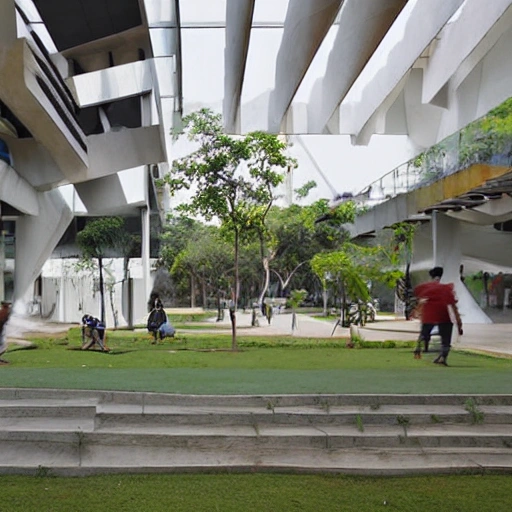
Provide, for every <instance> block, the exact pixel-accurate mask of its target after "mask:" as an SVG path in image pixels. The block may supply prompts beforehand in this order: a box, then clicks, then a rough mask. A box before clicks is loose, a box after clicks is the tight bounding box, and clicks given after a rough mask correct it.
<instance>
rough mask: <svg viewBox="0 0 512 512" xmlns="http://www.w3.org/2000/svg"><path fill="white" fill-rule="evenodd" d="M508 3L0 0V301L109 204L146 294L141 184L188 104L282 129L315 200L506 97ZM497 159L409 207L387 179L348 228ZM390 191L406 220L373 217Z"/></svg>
mask: <svg viewBox="0 0 512 512" xmlns="http://www.w3.org/2000/svg"><path fill="white" fill-rule="evenodd" d="M511 4H512V1H511V0H493V1H492V2H483V1H481V0H382V1H378V2H377V1H375V0H181V1H180V0H87V1H86V0H3V1H2V3H1V5H0V139H1V140H2V141H3V143H2V144H3V145H2V146H0V156H1V155H3V156H2V159H1V161H0V201H1V203H0V208H1V210H0V215H1V216H2V220H3V231H4V233H3V237H4V241H5V243H4V244H2V251H4V252H6V256H7V258H6V257H5V256H3V254H2V253H0V263H1V264H2V268H0V273H1V274H3V275H4V279H0V282H1V285H0V286H2V288H0V296H4V295H7V296H13V297H14V298H21V297H27V296H28V298H30V295H31V294H33V292H32V286H33V283H34V281H35V280H36V278H37V277H38V276H39V274H40V272H41V269H42V267H43V264H44V262H45V261H47V259H48V258H49V257H50V256H51V255H52V254H54V251H55V248H56V246H57V244H58V243H59V241H60V240H61V239H62V237H63V235H64V234H65V233H66V230H68V229H69V226H70V224H71V221H72V219H73V218H75V219H76V217H77V216H95V215H104V214H109V215H110V214H116V213H118V214H122V215H123V216H132V217H134V218H136V219H137V222H138V224H139V226H140V232H141V233H142V235H143V240H144V242H143V251H142V260H141V261H142V264H141V265H142V280H143V293H144V294H146V295H148V294H149V289H150V286H151V279H150V268H149V256H150V238H149V231H150V221H149V219H150V216H151V215H150V214H151V212H152V211H154V212H156V211H157V210H158V208H159V206H160V204H159V200H160V195H159V193H158V191H157V190H156V189H155V187H154V182H153V180H154V178H155V177H159V176H161V175H162V173H164V172H166V171H167V168H168V165H167V162H169V161H170V160H172V158H174V157H175V155H176V154H177V148H176V147H175V146H173V143H172V140H171V138H170V137H169V136H168V134H169V132H170V131H171V130H172V129H173V128H179V124H180V123H179V121H180V117H181V115H182V114H183V113H187V112H190V111H192V110H195V109H197V108H198V107H210V108H213V109H214V110H216V111H219V112H223V116H224V122H225V127H226V130H227V131H228V132H229V133H234V134H237V133H246V132H247V131H250V130H254V129H261V130H268V131H271V132H274V133H282V134H286V135H287V136H288V137H289V140H290V141H292V142H295V144H294V148H293V151H296V152H299V153H301V158H302V159H303V161H301V162H300V163H301V166H300V167H299V171H298V172H297V175H296V176H294V179H296V180H299V181H300V180H301V179H303V180H306V179H308V178H310V177H311V172H309V171H306V172H304V171H302V172H303V174H302V176H301V175H300V172H301V171H300V169H308V166H309V168H311V169H312V172H313V173H314V174H315V177H316V178H318V181H319V182H321V183H322V185H323V187H324V189H323V190H324V191H326V192H325V193H323V196H324V197H325V196H326V195H327V194H332V190H338V191H340V192H343V191H345V190H347V189H351V188H352V189H353V188H356V187H357V186H358V183H361V186H360V188H363V187H362V185H363V184H368V183H371V182H373V181H374V180H376V179H377V178H378V177H380V176H382V175H384V174H385V173H387V172H388V171H389V170H391V169H393V168H396V167H397V165H398V164H399V163H401V162H406V161H408V160H409V159H410V158H411V157H413V156H415V155H418V154H420V153H422V152H423V151H424V150H426V149H427V148H429V147H431V146H433V145H434V144H436V143H438V142H440V141H443V140H445V139H446V138H447V137H449V136H451V135H452V134H454V133H456V132H457V131H458V130H461V129H462V128H464V127H465V126H466V125H468V123H471V122H472V121H474V120H476V119H478V118H480V117H481V116H483V115H485V114H486V113H487V112H488V111H489V110H491V109H492V108H494V107H496V106H497V105H499V104H501V103H502V102H503V101H505V100H506V99H507V98H509V97H510V96H512V93H511V91H512V72H511V71H510V70H511V69H512V66H511V62H510V61H511V59H512V53H511V52H510V51H509V48H510V44H511V42H512V6H511ZM386 138H389V139H386ZM386 140H389V141H390V142H389V144H388V145H387V144H386ZM396 141H399V144H396ZM350 145H353V146H352V147H351V146H350ZM355 148H357V150H358V151H359V153H358V155H363V154H364V155H365V156H368V155H371V157H370V159H369V160H367V161H366V163H365V166H364V168H361V170H357V171H356V170H355V169H360V167H358V166H357V162H356V160H357V158H359V156H358V157H354V160H352V159H350V160H349V159H348V156H347V155H349V154H352V153H351V152H353V151H355ZM390 148H393V150H391V149H390ZM360 161H362V157H361V160H360ZM303 162H306V163H305V164H304V165H302V164H303ZM487 163H488V162H487ZM498 167H499V169H498ZM508 168H509V167H507V165H501V164H500V165H499V166H494V167H493V169H491V170H490V171H489V168H488V167H487V168H485V169H484V168H482V169H481V170H480V171H478V172H477V171H475V170H473V171H471V176H473V177H474V176H476V175H478V176H479V177H476V178H474V179H472V180H465V179H457V174H453V176H452V177H451V178H450V177H448V178H450V179H451V182H450V183H452V185H451V186H450V187H451V188H450V187H448V186H446V187H445V191H444V192H443V193H442V194H441V195H439V194H438V195H433V196H432V195H430V196H429V195H428V194H426V193H425V192H424V193H423V196H422V197H423V199H422V201H424V202H422V203H421V204H420V203H418V204H411V201H410V200H409V199H408V198H410V196H409V195H408V194H409V192H410V191H406V192H404V193H401V192H400V191H398V189H397V182H395V185H394V187H395V188H394V195H393V194H392V195H391V196H390V198H391V199H392V200H393V201H394V202H393V201H392V202H390V203H389V204H388V206H385V204H384V203H382V204H381V206H380V208H381V209H382V208H385V209H387V210H386V211H385V210H382V211H383V212H384V213H383V214H382V215H380V214H375V215H374V216H373V218H372V215H373V214H369V215H368V216H367V217H366V218H362V219H359V223H358V226H357V227H356V234H357V232H361V233H362V232H364V231H365V230H366V231H367V232H368V231H371V230H375V229H379V228H380V227H383V226H382V225H383V223H384V224H386V223H389V222H392V221H395V222H396V221H398V220H403V219H404V218H407V217H410V216H411V215H417V214H419V213H422V212H424V211H425V209H426V208H429V207H431V206H433V205H435V204H437V203H439V202H440V201H444V200H446V199H451V198H455V197H457V196H458V195H462V194H465V193H467V192H469V191H471V190H472V189H474V188H477V187H479V186H481V185H483V184H484V183H485V182H486V179H487V178H493V179H497V178H499V177H500V176H502V175H505V174H506V172H507V169H508ZM355 178H357V180H358V181H354V180H355ZM459 178H460V176H459ZM453 183H456V186H455V185H453ZM300 184H301V183H297V186H300ZM438 188H439V186H438ZM438 188H436V190H438ZM377 192H378V191H377ZM373 194H375V187H374V191H373ZM387 196H389V194H386V195H385V196H383V197H387ZM374 197H375V196H374ZM379 197H380V196H379ZM429 198H430V199H429ZM504 200H505V201H506V200H507V198H506V197H505V198H504ZM404 201H405V202H407V201H408V204H409V206H408V209H407V210H406V211H404V212H405V213H402V212H399V213H397V214H396V215H394V214H393V215H390V214H389V212H390V211H395V210H396V209H397V207H396V206H393V205H395V204H402V203H403V202H404ZM493 204H495V203H493ZM164 207H165V205H164ZM375 211H381V210H375ZM500 212H502V210H500ZM484 213H486V212H484ZM452 217H453V216H452ZM440 218H441V217H440ZM443 218H444V217H443ZM479 218H480V219H482V218H484V217H482V216H480V217H479ZM499 218H500V222H505V221H507V220H508V213H506V212H505V213H503V212H502V213H500V217H499ZM510 218H512V216H511V217H510ZM458 221H459V220H458ZM466 221H467V220H464V222H466ZM75 222H76V221H75ZM365 222H366V223H370V224H371V222H373V223H374V224H373V225H369V224H368V225H365V226H363V224H361V223H365ZM442 222H443V221H441V220H440V221H439V225H441V224H442ZM450 222H451V221H450ZM450 226H451V224H450ZM447 229H448V228H447ZM452 229H453V226H452V227H450V228H449V229H448V231H447V232H448V233H450V232H451V230H452ZM440 232H441V228H439V230H438V231H436V233H440ZM448 236H450V235H448ZM442 246H443V244H442V243H441V242H440V243H438V244H437V246H436V247H437V248H436V250H438V248H439V247H442ZM420 256H421V255H420ZM479 257H480V256H479ZM421 258H422V259H423V260H425V262H427V260H428V258H426V257H425V258H423V257H421ZM446 258H448V256H446ZM450 258H451V260H450V261H452V263H453V262H455V260H457V265H458V264H459V261H458V260H459V259H460V258H458V257H456V256H455V255H450ZM481 258H482V260H483V258H484V257H483V256H481ZM432 259H434V260H436V261H438V262H439V263H443V261H441V260H442V258H441V259H440V258H437V257H434V258H432V257H431V258H430V261H431V260H432ZM452 263H450V265H452ZM425 264H427V263H425ZM450 265H448V266H450ZM453 267H454V268H455V264H454V263H453ZM11 276H13V278H12V279H11ZM449 277H451V278H453V272H452V271H450V272H449ZM11 282H12V284H11ZM4 283H6V284H7V289H6V285H5V284H4Z"/></svg>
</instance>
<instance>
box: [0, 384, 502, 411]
mask: <svg viewBox="0 0 512 512" xmlns="http://www.w3.org/2000/svg"><path fill="white" fill-rule="evenodd" d="M84 399H85V400H90V401H91V402H94V403H98V404H103V405H105V404H111V403H115V404H125V405H141V406H148V405H173V406H194V407H197V406H212V407H218V406H220V407H222V406H226V407H229V406H234V407H263V408H267V409H269V410H272V409H276V408H280V407H294V406H307V405H310V406H319V407H322V408H324V409H328V408H330V407H333V406H350V405H362V406H370V407H372V408H374V409H378V408H380V407H381V406H383V405H390V404H392V405H429V404H430V405H461V404H465V403H466V402H467V401H468V400H473V401H475V402H476V403H478V404H479V405H510V406H512V395H499V394H498V395H496V394H494V395H477V394H471V395H467V394H455V395H453V394H436V395H396V394H347V395H345V394H309V395H308V394H301V395H182V394H171V393H150V392H129V391H93V390H70V389H34V388H1V389H0V403H1V401H3V400H45V401H67V400H82V401H83V400H84Z"/></svg>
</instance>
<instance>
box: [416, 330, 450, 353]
mask: <svg viewBox="0 0 512 512" xmlns="http://www.w3.org/2000/svg"><path fill="white" fill-rule="evenodd" d="M436 325H437V327H438V329H439V336H440V337H441V356H442V357H444V358H445V359H446V358H447V357H448V353H449V352H450V346H451V343H452V331H453V324H452V323H451V322H447V323H444V324H422V326H421V333H420V337H421V339H422V340H423V343H424V346H425V352H428V345H429V343H430V337H431V333H432V329H433V328H434V326H436Z"/></svg>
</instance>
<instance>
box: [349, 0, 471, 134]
mask: <svg viewBox="0 0 512 512" xmlns="http://www.w3.org/2000/svg"><path fill="white" fill-rule="evenodd" d="M463 1H464V0H430V1H429V2H410V3H408V4H407V5H406V6H405V7H404V9H403V10H402V12H401V13H400V15H399V16H398V18H397V19H396V21H395V23H394V24H393V26H392V27H391V28H390V30H389V31H388V33H387V34H386V36H385V37H384V39H383V40H382V43H381V44H380V45H379V47H378V48H377V50H376V51H375V53H374V54H373V55H372V57H371V59H370V60H369V62H368V64H367V65H366V66H365V68H364V69H363V71H362V72H361V74H360V75H359V77H358V79H357V80H356V81H355V82H354V85H353V86H352V88H351V90H350V91H349V93H348V94H347V96H346V97H345V100H344V102H343V103H342V104H341V112H340V132H341V133H350V134H353V135H356V136H358V135H359V134H360V133H361V132H362V131H363V130H364V129H365V127H366V125H367V124H368V123H369V122H370V121H371V119H372V116H374V114H375V113H376V112H377V111H378V109H379V107H380V106H381V105H382V104H384V103H385V102H386V100H387V99H388V96H390V95H393V94H395V97H396V96H398V94H397V93H396V91H395V88H396V87H397V86H398V85H399V84H400V82H402V83H405V82H403V79H404V77H405V76H406V75H407V73H408V72H409V70H410V69H411V68H412V67H413V65H414V63H415V62H416V61H417V60H418V58H419V57H420V56H421V54H422V53H423V51H424V50H425V49H426V48H427V47H428V45H429V44H430V43H431V42H432V40H433V39H434V38H435V37H436V36H437V35H438V34H439V32H440V30H441V29H442V28H443V26H444V25H445V24H446V22H447V21H448V20H449V19H450V18H451V16H452V15H453V14H454V13H455V11H456V10H457V9H458V8H459V7H460V5H461V4H462V3H463ZM364 138H365V139H367V138H368V134H366V136H365V137H364Z"/></svg>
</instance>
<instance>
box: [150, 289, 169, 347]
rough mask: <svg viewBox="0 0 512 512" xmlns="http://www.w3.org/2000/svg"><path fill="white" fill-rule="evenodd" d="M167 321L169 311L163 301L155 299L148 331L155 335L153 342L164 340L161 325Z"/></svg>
mask: <svg viewBox="0 0 512 512" xmlns="http://www.w3.org/2000/svg"><path fill="white" fill-rule="evenodd" d="M166 322H167V313H166V312H165V310H164V307H163V304H162V301H161V300H160V299H159V298H157V299H155V303H154V308H153V309H152V310H151V313H149V316H148V325H147V328H148V332H150V333H151V334H152V335H153V341H152V343H153V344H156V343H157V340H158V339H160V341H162V340H163V338H164V335H163V334H162V332H161V331H160V327H161V326H162V325H163V324H165V323H166Z"/></svg>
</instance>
